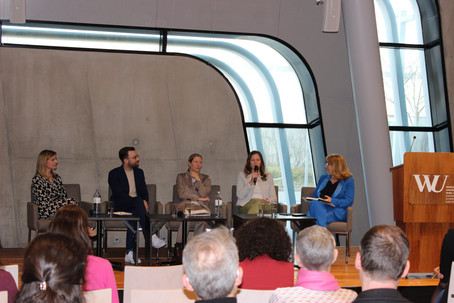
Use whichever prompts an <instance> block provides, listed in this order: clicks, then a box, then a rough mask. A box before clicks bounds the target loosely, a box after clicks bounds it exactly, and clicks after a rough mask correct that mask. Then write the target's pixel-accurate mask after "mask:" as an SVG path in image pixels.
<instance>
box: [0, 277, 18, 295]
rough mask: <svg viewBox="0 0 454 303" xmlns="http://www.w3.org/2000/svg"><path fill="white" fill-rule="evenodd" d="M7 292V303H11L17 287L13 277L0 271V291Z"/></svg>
mask: <svg viewBox="0 0 454 303" xmlns="http://www.w3.org/2000/svg"><path fill="white" fill-rule="evenodd" d="M5 290H6V291H7V292H8V303H13V302H14V298H15V297H16V294H17V285H16V282H15V281H14V278H13V276H12V275H11V274H10V273H9V272H7V271H6V270H3V269H0V291H5Z"/></svg>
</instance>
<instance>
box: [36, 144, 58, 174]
mask: <svg viewBox="0 0 454 303" xmlns="http://www.w3.org/2000/svg"><path fill="white" fill-rule="evenodd" d="M56 154H57V153H56V152H54V151H53V150H49V149H45V150H43V151H42V152H40V153H39V156H38V161H36V174H37V175H40V176H42V177H44V178H46V179H47V178H48V177H47V176H46V168H47V160H49V159H50V158H52V157H53V156H55V155H56ZM50 173H51V174H52V176H55V172H54V170H51V171H50Z"/></svg>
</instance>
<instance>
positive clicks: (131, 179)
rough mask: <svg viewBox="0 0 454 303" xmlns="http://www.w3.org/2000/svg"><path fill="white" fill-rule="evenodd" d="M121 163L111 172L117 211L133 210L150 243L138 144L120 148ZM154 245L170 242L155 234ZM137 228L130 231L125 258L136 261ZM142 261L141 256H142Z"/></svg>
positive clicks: (159, 246)
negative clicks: (135, 146)
mask: <svg viewBox="0 0 454 303" xmlns="http://www.w3.org/2000/svg"><path fill="white" fill-rule="evenodd" d="M118 156H119V158H120V161H121V164H122V165H121V166H120V167H117V168H114V169H112V170H111V171H110V172H109V179H108V181H109V186H110V189H111V190H112V196H111V197H110V200H111V201H114V208H115V211H125V212H130V213H132V214H134V215H136V216H139V218H140V226H141V227H142V232H143V235H144V238H145V244H146V246H148V245H149V243H148V242H149V241H150V227H149V224H148V223H147V221H148V217H147V212H148V190H147V185H146V183H145V175H144V173H143V170H142V169H140V168H139V161H140V159H139V155H138V154H137V151H136V149H135V148H134V147H123V148H122V149H120V151H119V152H118ZM151 241H152V243H151V244H152V246H153V247H155V248H161V247H163V246H164V245H165V244H166V243H165V241H163V240H161V239H159V238H158V237H157V236H156V235H153V237H152V239H151ZM134 244H135V240H134V234H133V232H132V231H131V230H130V229H129V228H128V231H127V232H126V255H125V262H126V263H132V264H134V263H135V262H134V257H133V250H134V247H135V245H134ZM138 263H140V260H138Z"/></svg>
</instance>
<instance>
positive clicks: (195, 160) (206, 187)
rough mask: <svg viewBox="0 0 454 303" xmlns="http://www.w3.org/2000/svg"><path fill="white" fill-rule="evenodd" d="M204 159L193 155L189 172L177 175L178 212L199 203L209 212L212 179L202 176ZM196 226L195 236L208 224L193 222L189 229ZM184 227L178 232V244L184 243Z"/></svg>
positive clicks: (189, 163)
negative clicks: (193, 203)
mask: <svg viewBox="0 0 454 303" xmlns="http://www.w3.org/2000/svg"><path fill="white" fill-rule="evenodd" d="M202 164H203V159H202V156H201V155H200V154H192V155H190V156H189V159H188V170H187V171H186V172H184V173H181V174H178V175H177V194H178V198H179V200H180V202H179V203H178V204H177V205H176V207H177V210H179V211H183V212H184V210H185V208H186V207H187V205H191V202H197V203H198V204H200V206H201V207H202V208H206V209H207V210H208V211H209V206H208V205H209V202H210V198H209V197H208V195H209V193H210V191H211V179H210V177H209V176H208V175H205V174H202V173H201V172H200V170H201V169H202ZM192 226H194V236H196V235H198V234H200V233H202V232H203V231H204V230H205V228H207V226H208V225H207V224H206V223H205V222H191V223H190V224H188V227H189V228H191V227H192ZM182 235H183V232H182V227H181V225H180V228H179V230H178V234H177V240H176V241H177V243H181V241H182Z"/></svg>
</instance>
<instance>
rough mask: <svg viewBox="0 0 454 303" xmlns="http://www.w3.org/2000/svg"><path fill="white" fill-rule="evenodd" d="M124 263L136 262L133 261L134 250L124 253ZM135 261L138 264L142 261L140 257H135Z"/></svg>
mask: <svg viewBox="0 0 454 303" xmlns="http://www.w3.org/2000/svg"><path fill="white" fill-rule="evenodd" d="M125 263H130V264H136V262H134V252H133V251H132V250H131V251H130V252H128V253H126V255H125ZM137 263H138V264H140V263H142V261H141V260H140V259H137Z"/></svg>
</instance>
